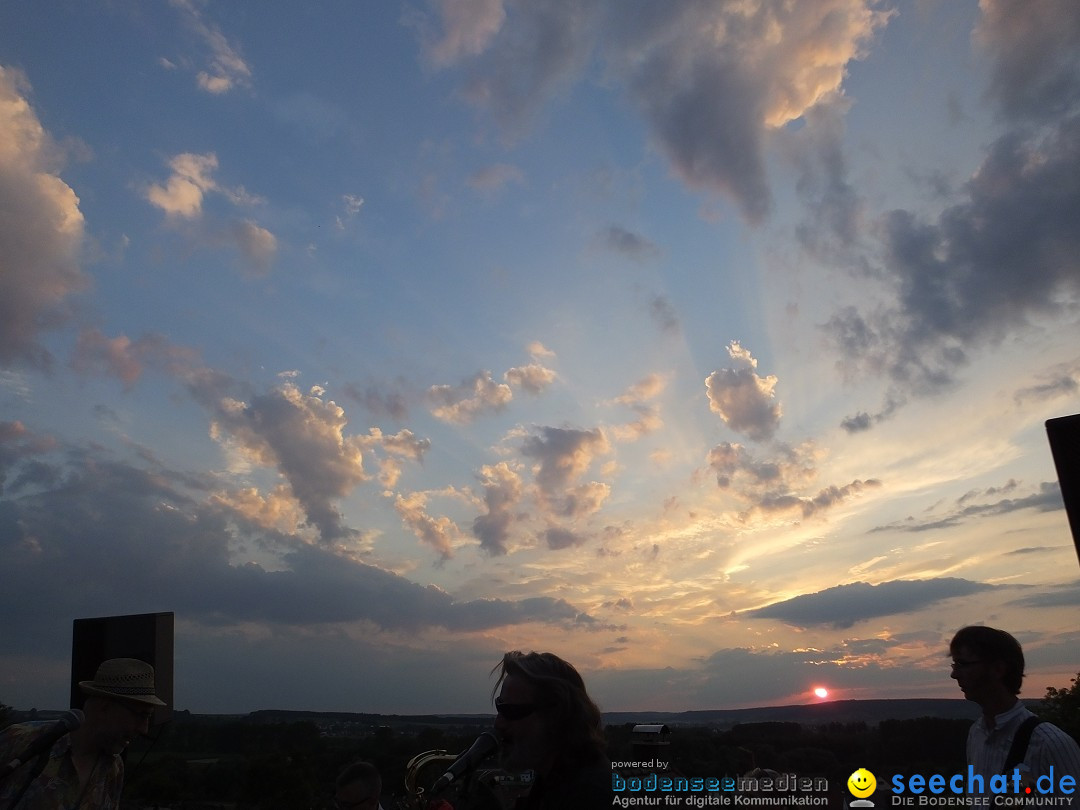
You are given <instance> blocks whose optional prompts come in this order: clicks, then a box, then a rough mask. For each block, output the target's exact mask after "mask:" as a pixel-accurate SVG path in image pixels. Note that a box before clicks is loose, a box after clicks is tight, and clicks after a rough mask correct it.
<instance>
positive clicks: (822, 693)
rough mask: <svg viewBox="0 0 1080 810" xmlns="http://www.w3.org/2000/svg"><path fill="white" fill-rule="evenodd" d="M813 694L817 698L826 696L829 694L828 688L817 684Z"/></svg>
mask: <svg viewBox="0 0 1080 810" xmlns="http://www.w3.org/2000/svg"><path fill="white" fill-rule="evenodd" d="M814 695H815V696H817V697H819V698H827V697H828V696H829V690H828V689H826V688H825V687H824V686H818V687H815V689H814Z"/></svg>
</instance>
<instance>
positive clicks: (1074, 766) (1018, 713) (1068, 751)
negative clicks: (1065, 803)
mask: <svg viewBox="0 0 1080 810" xmlns="http://www.w3.org/2000/svg"><path fill="white" fill-rule="evenodd" d="M1032 716H1033V715H1032V713H1031V712H1030V711H1028V708H1027V707H1026V706H1025V705H1024V704H1023V703H1022V702H1021V701H1019V700H1017V701H1016V704H1015V705H1014V706H1013V707H1012V708H1011V709H1009V710H1008V711H1004V712H1002V713H1001V714H999V715H997V716H996V717H995V718H994V725H993V727H992V728H987V726H986V718H984V717H980V718H979V719H978V720H976V721H975V723H974V724H973V725H972V726H971V730H970V731H969V732H968V740H967V761H968V764H969V765H970V766H971V767H972V769H973V770H974V772H975V773H976V774H980V775H982V777H983V778H984V779H986V780H987V783H989V780H990V777H992V776H995V775H997V774H1000V773H1001V771H1002V769H1003V768H1004V767H1005V759H1006V757H1008V756H1009V749H1010V748H1011V747H1012V741H1013V737H1015V736H1016V731H1017V729H1019V728H1020V726H1021V724H1022V723H1023V722H1024V720H1026V719H1027V718H1029V717H1032ZM1023 764H1024V765H1026V766H1027V769H1028V771H1029V772H1030V774H1031V778H1032V779H1036V780H1037V779H1038V778H1039V777H1040V776H1049V775H1050V767H1051V766H1053V769H1054V770H1053V785H1054V787H1053V793H1052V794H1050V793H1048V794H1046V795H1056V796H1069V797H1071V798H1072V799H1073V804H1075V805H1076V806H1078V807H1080V747H1078V746H1077V744H1076V741H1075V740H1074V739H1073V738H1072V737H1070V736H1069V735H1068V734H1066V733H1065V732H1064V731H1062V730H1061V729H1059V728H1058V727H1057V726H1055V725H1053V724H1051V723H1040V724H1039V725H1037V726H1036V727H1035V730H1034V731H1033V732H1032V733H1031V741H1030V742H1029V743H1028V748H1027V753H1026V754H1025V755H1024V759H1023ZM1062 776H1072V777H1073V778H1074V779H1075V780H1076V787H1075V789H1074V791H1073V792H1072V793H1071V794H1066V793H1062V792H1060V791H1059V790H1058V785H1059V784H1060V783H1061V777H1062ZM1046 784H1047V780H1045V779H1044V780H1043V785H1044V786H1045V785H1046Z"/></svg>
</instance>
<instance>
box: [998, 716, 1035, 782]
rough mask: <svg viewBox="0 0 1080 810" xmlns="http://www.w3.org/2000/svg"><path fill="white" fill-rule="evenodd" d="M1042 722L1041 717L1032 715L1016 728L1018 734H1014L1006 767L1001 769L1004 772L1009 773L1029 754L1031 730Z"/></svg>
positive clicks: (1006, 758) (1006, 759)
mask: <svg viewBox="0 0 1080 810" xmlns="http://www.w3.org/2000/svg"><path fill="white" fill-rule="evenodd" d="M1041 722H1042V718H1041V717H1035V716H1034V715H1032V716H1031V717H1029V718H1028V719H1027V720H1025V721H1024V722H1023V723H1021V724H1020V728H1018V729H1017V730H1016V734H1015V735H1014V736H1013V741H1012V747H1011V748H1010V749H1009V755H1008V756H1007V757H1005V767H1004V768H1002V770H1001V772H1002V773H1003V774H1005V775H1008V774H1009V772H1010V771H1011V770H1012V769H1013V768H1015V767H1016V766H1017V765H1019V764H1020V763H1021V762H1023V761H1024V756H1025V755H1026V754H1027V747H1028V742H1030V740H1031V732H1033V731H1034V730H1035V726H1037V725H1039V723H1041Z"/></svg>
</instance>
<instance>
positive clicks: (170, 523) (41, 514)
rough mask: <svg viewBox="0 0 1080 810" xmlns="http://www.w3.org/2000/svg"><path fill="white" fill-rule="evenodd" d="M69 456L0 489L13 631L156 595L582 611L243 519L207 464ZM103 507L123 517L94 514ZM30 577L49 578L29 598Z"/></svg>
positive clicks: (422, 625)
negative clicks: (246, 547)
mask: <svg viewBox="0 0 1080 810" xmlns="http://www.w3.org/2000/svg"><path fill="white" fill-rule="evenodd" d="M69 455H70V457H71V459H72V461H71V464H70V465H69V466H68V467H67V468H66V469H62V470H58V471H57V472H58V480H59V483H58V484H57V485H55V486H53V487H51V488H46V489H41V490H38V491H34V492H32V493H28V494H25V495H23V496H21V497H19V498H5V499H4V500H2V501H0V555H2V556H3V559H4V565H3V566H2V567H0V609H2V610H3V613H4V615H8V616H12V615H25V611H20V610H19V605H24V606H25V605H26V604H29V603H34V604H37V603H38V602H39V601H40V602H41V604H40V605H39V608H38V609H36V610H35V611H33V615H32V616H26V625H25V629H26V631H27V632H26V633H24V634H22V635H21V638H22V640H23V642H24V643H29V644H32V641H31V642H27V641H26V640H27V639H33V638H35V637H37V631H38V630H39V629H42V630H47V628H49V627H53V626H57V625H59V626H62V625H63V624H64V622H70V620H71V617H72V616H85V615H106V614H122V613H138V612H150V611H155V610H160V609H161V607H162V606H163V605H165V606H168V609H170V610H174V611H175V612H176V613H177V615H183V616H185V617H186V620H188V621H192V622H195V623H196V624H217V625H234V624H241V623H255V624H257V625H261V626H268V627H273V626H295V627H299V626H303V625H307V624H312V623H314V624H326V623H339V622H356V621H364V622H370V623H372V624H373V625H374V626H376V627H378V628H381V629H384V630H391V631H402V632H418V631H421V630H424V629H428V628H439V627H441V628H446V629H448V630H452V631H455V632H476V631H483V630H490V629H494V628H497V627H503V626H509V625H515V624H520V623H524V622H547V623H553V624H562V623H566V624H572V623H575V622H578V621H580V620H581V617H582V616H583V615H584V614H582V613H581V612H580V611H579V610H577V609H576V608H574V607H573V606H572V605H570V604H569V603H567V602H566V601H564V600H562V599H552V598H547V597H538V598H531V599H526V600H522V601H508V600H503V599H482V600H474V601H459V600H457V599H455V598H454V597H453V596H451V595H450V594H448V593H446V592H444V591H442V590H440V589H438V588H435V587H430V586H427V587H425V586H422V585H419V584H416V583H414V582H410V581H409V580H407V579H405V578H403V577H400V576H398V575H396V574H393V573H391V572H389V571H385V570H382V569H380V568H378V567H376V566H374V565H368V564H365V563H362V562H358V561H356V560H355V559H352V558H350V557H348V556H345V555H343V554H340V553H338V552H336V551H334V550H331V549H330V548H327V547H323V546H313V545H309V544H306V543H304V542H303V541H302V540H301V539H300V538H298V537H296V536H294V535H288V534H282V533H278V532H274V531H270V530H267V529H265V528H264V527H263V525H262V524H263V523H265V521H260V522H257V523H253V522H249V521H248V520H247V518H246V510H245V511H235V510H232V509H231V508H229V503H230V499H227V498H205V497H204V495H205V494H206V493H207V492H210V491H215V490H216V488H217V482H215V481H214V480H213V479H211V478H210V477H209V476H207V477H205V478H195V477H193V476H189V475H179V474H177V473H175V472H172V471H169V470H164V469H160V470H157V471H154V472H151V471H148V470H144V469H140V468H137V467H133V466H131V465H128V464H125V463H123V462H117V461H113V460H111V459H109V458H107V457H105V456H103V455H101V454H100V453H95V454H90V453H86V452H71V453H70V454H69ZM232 500H235V499H232ZM116 515H122V516H123V519H122V520H116V519H112V518H105V517H103V516H116ZM245 539H250V540H252V541H254V542H255V543H257V545H258V546H259V547H260V548H262V549H263V555H264V558H266V557H273V558H274V559H275V560H276V564H275V567H274V568H273V569H272V570H271V569H268V568H264V567H263V566H262V565H260V564H256V563H253V562H243V561H242V560H241V559H236V554H237V552H238V551H239V550H240V549H241V548H242V546H243V542H242V541H243V540H245ZM132 572H137V573H138V575H137V576H132ZM41 583H57V584H62V587H56V588H54V589H53V590H52V591H51V592H50V598H49V599H46V600H40V599H39V597H40V587H41ZM35 594H37V596H35ZM12 641H13V643H14V639H13V640H12ZM9 651H13V650H9Z"/></svg>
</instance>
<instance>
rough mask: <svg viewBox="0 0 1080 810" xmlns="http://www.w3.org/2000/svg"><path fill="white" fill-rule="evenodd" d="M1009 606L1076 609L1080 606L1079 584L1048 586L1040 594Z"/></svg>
mask: <svg viewBox="0 0 1080 810" xmlns="http://www.w3.org/2000/svg"><path fill="white" fill-rule="evenodd" d="M1009 604H1010V605H1017V606H1019V607H1032V608H1056V607H1077V606H1080V584H1078V583H1076V582H1070V583H1068V584H1065V585H1048V586H1047V587H1046V590H1044V591H1043V592H1042V593H1037V594H1032V595H1031V596H1025V597H1024V598H1022V599H1016V600H1014V601H1012V602H1010V603H1009Z"/></svg>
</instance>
